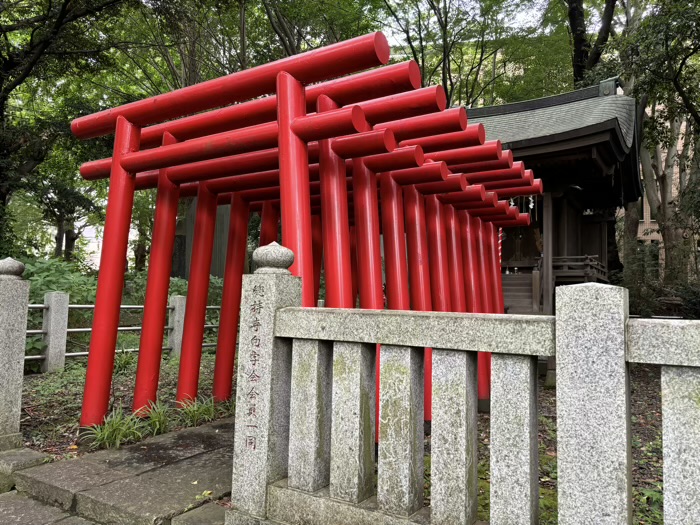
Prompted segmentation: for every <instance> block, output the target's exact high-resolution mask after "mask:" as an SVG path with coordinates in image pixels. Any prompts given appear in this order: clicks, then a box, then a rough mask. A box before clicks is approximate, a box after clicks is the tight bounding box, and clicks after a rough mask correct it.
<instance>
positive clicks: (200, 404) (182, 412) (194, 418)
mask: <svg viewBox="0 0 700 525" xmlns="http://www.w3.org/2000/svg"><path fill="white" fill-rule="evenodd" d="M177 417H178V419H179V421H180V423H182V425H183V426H186V427H197V426H199V425H201V424H203V423H208V422H209V421H213V420H214V419H216V404H215V403H214V399H213V398H209V399H205V400H200V399H194V400H192V401H187V402H185V403H183V404H182V406H181V407H180V408H178V409H177Z"/></svg>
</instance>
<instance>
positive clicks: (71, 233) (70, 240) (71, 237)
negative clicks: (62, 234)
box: [63, 224, 80, 261]
mask: <svg viewBox="0 0 700 525" xmlns="http://www.w3.org/2000/svg"><path fill="white" fill-rule="evenodd" d="M79 238H80V234H79V233H78V232H77V231H76V230H75V225H74V224H69V225H68V227H67V228H66V247H65V250H64V251H63V258H64V259H65V260H66V261H72V260H73V254H74V253H75V244H76V242H77V241H78V239H79Z"/></svg>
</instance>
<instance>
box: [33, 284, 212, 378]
mask: <svg viewBox="0 0 700 525" xmlns="http://www.w3.org/2000/svg"><path fill="white" fill-rule="evenodd" d="M186 299H187V298H186V297H185V296H183V295H172V296H171V297H170V304H169V306H168V324H167V326H165V327H164V330H165V331H166V342H167V346H165V347H163V350H164V351H170V353H171V355H173V356H179V355H180V349H181V348H182V333H183V325H184V321H185V304H186ZM27 308H28V309H29V311H30V312H31V311H33V310H34V311H36V310H39V311H41V312H42V327H41V328H40V329H29V330H27V331H26V334H27V337H31V336H41V338H42V340H43V343H44V347H45V350H44V352H43V353H42V354H39V355H27V356H26V357H25V361H41V371H42V372H54V371H57V370H63V368H64V367H65V361H66V358H74V357H86V356H87V355H88V353H87V352H67V346H68V335H69V334H80V333H90V332H91V331H92V328H89V327H88V328H83V327H79V328H75V327H69V325H68V314H69V312H70V311H71V310H92V309H94V305H91V304H70V303H69V295H68V294H67V293H64V292H48V293H46V294H44V303H43V304H30V305H28V306H27ZM121 309H122V310H143V305H131V304H128V305H121ZM207 309H209V310H212V309H213V310H219V306H208V307H207ZM205 329H218V324H208V325H205ZM140 331H141V326H120V327H119V332H120V333H123V332H140ZM202 346H203V347H213V346H216V344H215V343H205V344H204V345H202ZM125 351H126V352H137V351H138V348H134V349H129V350H125Z"/></svg>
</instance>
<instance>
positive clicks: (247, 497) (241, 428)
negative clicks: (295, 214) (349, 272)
mask: <svg viewBox="0 0 700 525" xmlns="http://www.w3.org/2000/svg"><path fill="white" fill-rule="evenodd" d="M293 261H294V254H293V253H292V251H291V250H288V249H287V248H284V247H282V246H280V245H279V244H277V243H276V242H273V243H271V244H268V245H267V246H263V247H260V248H258V249H257V250H255V252H253V262H254V263H255V266H256V268H257V270H255V273H254V274H253V275H246V276H244V277H243V293H242V300H241V317H240V337H239V338H238V341H239V351H238V375H237V383H236V384H237V389H236V422H235V424H236V426H235V435H234V447H233V484H232V490H231V503H232V505H233V507H234V508H233V509H232V510H229V511H228V513H227V516H226V523H227V525H234V524H235V525H253V524H258V523H263V522H265V518H266V515H267V487H268V485H269V484H270V483H274V482H275V481H279V480H281V479H284V478H286V477H287V473H288V457H289V406H290V383H291V361H292V359H291V357H292V356H291V340H287V339H281V338H276V337H275V336H274V328H275V313H276V312H277V310H278V309H279V308H284V307H289V306H300V305H301V279H299V278H298V277H293V276H292V275H291V274H290V272H289V270H288V268H289V267H290V266H291V265H292V262H293Z"/></svg>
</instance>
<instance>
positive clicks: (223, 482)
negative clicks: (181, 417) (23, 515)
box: [0, 419, 233, 525]
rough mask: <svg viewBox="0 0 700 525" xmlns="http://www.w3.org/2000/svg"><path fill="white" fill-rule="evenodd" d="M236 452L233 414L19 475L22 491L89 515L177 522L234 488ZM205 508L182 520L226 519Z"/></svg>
mask: <svg viewBox="0 0 700 525" xmlns="http://www.w3.org/2000/svg"><path fill="white" fill-rule="evenodd" d="M232 451H233V420H232V419H228V420H222V421H217V422H214V423H210V424H208V425H203V426H201V427H197V428H191V429H185V430H180V431H178V432H172V433H169V434H164V435H162V436H158V437H155V438H151V439H147V440H145V441H142V442H141V443H136V444H134V445H129V446H127V447H124V448H122V449H119V450H103V451H100V452H95V453H91V454H85V455H84V456H81V457H79V458H77V459H73V460H64V461H58V462H55V463H49V464H46V465H41V466H38V467H33V468H30V469H27V470H22V471H20V472H17V473H16V474H15V477H16V484H17V489H18V490H19V491H20V492H22V493H24V494H27V495H29V496H32V497H34V498H35V499H38V500H40V501H42V502H44V503H46V504H49V505H54V506H56V507H58V508H59V509H60V510H62V511H68V510H70V511H71V512H73V511H74V512H75V513H76V514H78V515H79V516H81V517H83V518H85V519H87V520H93V521H96V522H99V523H105V524H111V523H115V524H116V523H120V524H121V523H129V524H133V525H141V524H143V525H152V524H153V523H171V521H172V522H173V523H178V522H176V521H174V520H175V518H176V517H178V516H180V515H183V517H182V520H184V519H185V517H184V515H186V514H189V513H190V512H193V511H194V510H198V509H197V507H200V506H202V505H203V504H204V503H206V502H207V500H208V499H209V498H211V499H213V500H218V499H220V498H222V497H223V496H225V495H227V494H229V493H230V491H231V465H232ZM204 506H205V507H207V508H206V509H203V510H201V511H199V513H201V514H198V516H200V517H197V516H195V521H194V522H192V521H191V520H190V521H180V522H179V523H181V524H188V523H200V524H202V525H220V524H222V523H223V521H221V519H220V518H221V515H222V510H221V509H219V508H216V507H217V505H213V504H212V506H211V507H209V506H207V505H204ZM201 516H204V517H201ZM189 518H190V517H189V516H188V517H187V519H189ZM205 518H206V520H208V521H206V520H205ZM197 520H198V521H197ZM0 523H3V524H4V522H3V521H2V520H0Z"/></svg>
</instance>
